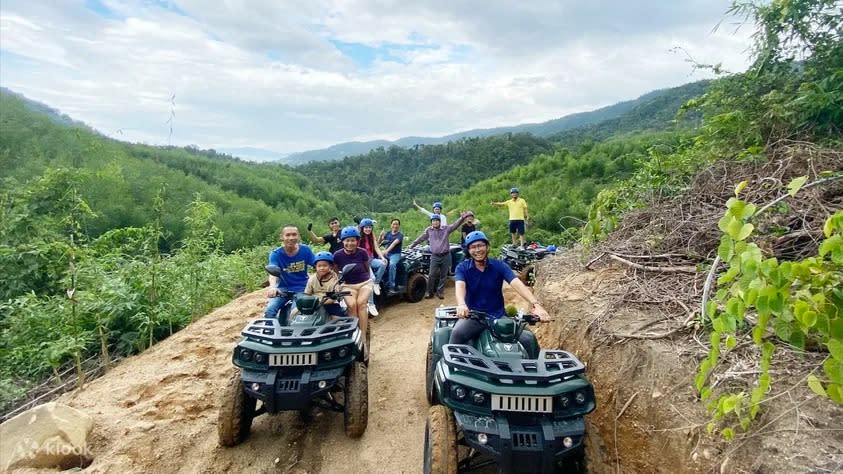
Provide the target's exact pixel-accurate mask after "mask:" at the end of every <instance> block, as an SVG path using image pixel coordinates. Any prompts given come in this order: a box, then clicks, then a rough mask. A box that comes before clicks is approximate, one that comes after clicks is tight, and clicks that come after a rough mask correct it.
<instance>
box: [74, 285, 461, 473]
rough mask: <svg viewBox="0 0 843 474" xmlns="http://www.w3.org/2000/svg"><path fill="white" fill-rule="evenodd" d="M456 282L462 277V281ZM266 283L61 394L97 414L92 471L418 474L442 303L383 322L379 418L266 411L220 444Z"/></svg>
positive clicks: (409, 308)
mask: <svg viewBox="0 0 843 474" xmlns="http://www.w3.org/2000/svg"><path fill="white" fill-rule="evenodd" d="M451 285H453V283H451ZM264 293H265V292H264V291H258V292H255V293H251V294H247V295H244V296H242V297H240V298H239V299H237V300H235V301H233V302H231V303H229V304H228V305H226V306H224V307H222V308H219V309H218V310H216V311H214V312H213V313H211V314H209V315H207V316H205V317H204V318H202V319H200V320H198V321H196V322H195V323H194V324H192V325H191V326H189V327H188V328H186V329H184V330H182V331H181V332H179V333H177V334H175V335H174V336H172V337H170V338H169V339H167V340H165V341H162V342H161V343H159V344H157V345H156V346H155V347H153V348H152V349H151V350H149V351H147V352H145V353H143V354H140V355H138V356H135V357H132V358H130V359H128V360H125V361H123V362H122V363H121V364H119V365H118V366H117V367H115V368H114V369H112V370H111V371H110V372H109V373H107V374H106V375H105V376H104V377H102V378H100V379H97V380H95V381H93V382H92V383H90V384H89V385H88V386H87V387H85V388H84V389H83V390H81V391H76V392H73V393H71V394H67V395H65V396H64V397H63V398H62V399H61V400H59V401H61V402H63V403H67V404H69V405H71V406H74V407H76V408H79V409H82V410H84V411H85V412H87V413H89V414H91V415H92V416H93V417H94V421H95V428H94V432H93V434H92V442H93V454H94V456H95V461H94V463H93V464H92V465H91V466H90V467H89V468H88V469H87V471H90V472H185V473H192V472H203V473H205V472H207V473H213V472H256V473H261V472H296V473H299V472H324V473H349V472H369V473H402V472H403V473H414V472H420V470H421V465H422V444H423V440H424V423H425V419H426V416H427V402H426V400H425V396H424V355H425V349H426V347H427V341H428V336H429V331H430V328H431V326H432V324H433V312H434V309H435V308H436V307H437V306H439V305H440V304H453V303H454V301H453V298H454V296H453V290H452V289H450V288H449V291H448V292H447V297H446V299H445V300H444V301H442V300H439V299H435V298H434V299H432V300H427V299H425V300H422V301H421V302H419V303H406V302H396V303H394V304H392V305H389V306H385V307H383V308H382V309H381V313H380V316H379V317H378V318H377V319H375V320H374V322H373V324H374V325H373V334H372V356H371V360H370V367H369V426H368V429H367V430H366V433H365V434H364V435H363V437H361V438H360V439H356V440H352V439H349V438H347V437H346V436H345V434H344V430H343V420H342V414H341V413H330V412H317V414H316V415H315V416H314V417H313V419H311V420H310V421H309V422H307V423H306V422H304V421H303V420H301V419H300V418H299V416H298V414H295V413H282V414H280V415H276V416H266V415H264V416H260V417H258V418H257V419H256V420H255V422H254V424H253V427H252V435H251V436H250V437H249V438H248V440H247V441H246V442H244V443H243V444H242V445H240V446H237V447H234V448H221V447H220V446H218V444H217V426H216V425H217V410H218V398H219V393H220V391H221V390H222V388H223V386H224V384H225V382H226V380H227V379H228V377H229V375H230V373H231V371H232V370H233V369H232V365H231V360H230V358H231V351H232V348H233V347H234V345H235V344H236V342H237V341H238V339H239V337H240V336H239V334H240V330H241V329H242V327H243V325H244V324H245V323H246V322H247V321H248V320H250V319H252V318H255V317H258V316H259V315H260V314H261V313H262V311H263V305H264V304H265V302H266V299H265V297H264Z"/></svg>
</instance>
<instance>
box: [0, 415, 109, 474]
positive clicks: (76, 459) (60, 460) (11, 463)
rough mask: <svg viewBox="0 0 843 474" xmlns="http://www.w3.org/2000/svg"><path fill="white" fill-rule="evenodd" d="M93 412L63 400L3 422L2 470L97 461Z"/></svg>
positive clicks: (0, 432)
mask: <svg viewBox="0 0 843 474" xmlns="http://www.w3.org/2000/svg"><path fill="white" fill-rule="evenodd" d="M93 426H94V421H93V419H91V417H90V416H88V415H87V414H85V413H84V412H82V411H79V410H77V409H75V408H71V407H69V406H67V405H62V404H60V403H54V402H50V403H45V404H43V405H39V406H37V407H35V408H32V409H29V410H27V411H25V412H23V413H21V414H20V415H18V416H16V417H14V418H12V419H10V420H8V421H6V422H5V423H3V424H2V425H0V471H2V472H5V471H8V470H11V469H18V468H27V467H28V468H55V467H58V468H60V469H62V470H64V469H70V468H73V467H84V466H87V465H88V464H90V463H91V461H93V454H92V453H91V451H90V448H89V447H88V434H90V432H91V429H92V428H93Z"/></svg>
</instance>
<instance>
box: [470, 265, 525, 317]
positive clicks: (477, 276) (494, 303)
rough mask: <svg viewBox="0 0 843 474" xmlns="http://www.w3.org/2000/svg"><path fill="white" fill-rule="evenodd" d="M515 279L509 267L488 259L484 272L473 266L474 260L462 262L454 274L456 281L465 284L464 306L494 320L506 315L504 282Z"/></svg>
mask: <svg viewBox="0 0 843 474" xmlns="http://www.w3.org/2000/svg"><path fill="white" fill-rule="evenodd" d="M515 278H517V277H516V276H515V272H513V271H512V269H511V268H509V265H507V264H506V263H504V262H503V261H501V260H497V259H493V258H490V259H488V260H487V263H486V271H483V272H481V271H480V270H478V269H477V267H475V266H474V260H471V259H468V260H463V261H462V262H460V264H459V265H457V269H456V271H455V272H454V279H455V280H456V281H462V282H465V304H466V306H468V309H471V310H474V311H482V312H484V313H486V314H489V315H491V316H493V317H495V318H500V317H501V316H503V315H504V314H506V311H505V308H504V301H503V289H502V288H501V285H503V282H504V280H505V281H506V282H507V283H509V282H511V281H512V280H514V279H515Z"/></svg>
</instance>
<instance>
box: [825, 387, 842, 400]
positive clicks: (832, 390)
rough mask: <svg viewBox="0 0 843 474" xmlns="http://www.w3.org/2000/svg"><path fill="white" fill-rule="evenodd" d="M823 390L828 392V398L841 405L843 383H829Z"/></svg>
mask: <svg viewBox="0 0 843 474" xmlns="http://www.w3.org/2000/svg"><path fill="white" fill-rule="evenodd" d="M825 391H826V392H827V393H828V398H830V399H832V400H834V401H835V402H837V404H838V405H843V385H840V384H836V383H831V384H828V386H827V387H826V388H825Z"/></svg>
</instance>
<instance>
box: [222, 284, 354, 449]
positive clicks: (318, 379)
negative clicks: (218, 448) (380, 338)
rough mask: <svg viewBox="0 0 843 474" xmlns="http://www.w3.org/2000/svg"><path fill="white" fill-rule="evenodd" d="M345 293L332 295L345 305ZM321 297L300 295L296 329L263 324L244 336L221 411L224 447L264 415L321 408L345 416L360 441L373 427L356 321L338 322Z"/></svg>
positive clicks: (350, 431)
mask: <svg viewBox="0 0 843 474" xmlns="http://www.w3.org/2000/svg"><path fill="white" fill-rule="evenodd" d="M345 294H347V293H345V292H334V293H329V296H327V297H326V299H327V298H330V299H333V300H340V299H341V298H342V297H343V295H345ZM326 299H322V300H319V299H318V298H316V297H314V296H309V295H302V294H300V295H297V296H296V297H295V303H296V308H297V310H298V314H296V315H295V316H292V320H291V321H290V323H289V325H286V326H285V325H284V324H283V321H279V320H278V319H274V318H258V319H255V320H254V321H251V322H250V323H248V324H247V325H246V327H245V328H244V329H243V331H241V334H242V336H243V339H241V340H240V342H239V343H238V344H237V347H235V348H234V354H233V356H232V362H233V363H234V365H235V366H236V367H237V369H236V370H235V371H234V373H233V374H232V376H231V378H230V379H229V382H228V385H227V387H226V389H225V392H224V393H223V396H222V403H221V406H220V411H219V422H218V434H219V442H220V444H221V445H223V446H234V445H236V444H239V443H241V442H242V441H243V440H244V439H246V437H247V436H248V435H249V431H250V429H251V425H252V419H254V417H256V416H259V415H261V414H264V413H270V414H272V413H278V412H281V411H299V412H300V413H309V412H310V409H311V407H313V406H316V407H319V408H322V409H326V410H331V411H340V412H343V413H344V417H345V432H346V434H347V435H348V436H350V437H359V436H361V435H362V434H363V432H364V431H366V426H367V424H368V413H369V409H368V407H369V399H368V374H367V366H366V363H365V362H364V350H363V345H364V341H363V335H362V334H361V332H360V329H359V328H358V320H357V318H355V317H333V318H332V317H331V316H330V315H329V314H327V312H326V310H325V308H324V303H325V301H326Z"/></svg>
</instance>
